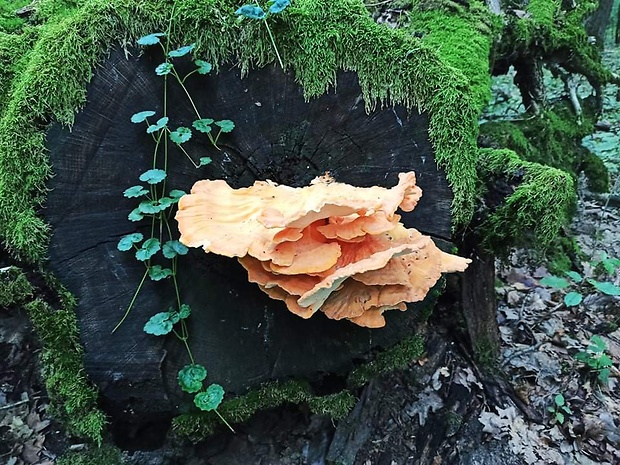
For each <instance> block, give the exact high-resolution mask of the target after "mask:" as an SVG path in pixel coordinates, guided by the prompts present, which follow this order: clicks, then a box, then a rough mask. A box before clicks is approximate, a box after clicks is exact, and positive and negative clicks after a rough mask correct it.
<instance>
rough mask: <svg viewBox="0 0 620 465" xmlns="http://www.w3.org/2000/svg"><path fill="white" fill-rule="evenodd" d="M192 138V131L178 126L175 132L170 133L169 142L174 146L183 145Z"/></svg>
mask: <svg viewBox="0 0 620 465" xmlns="http://www.w3.org/2000/svg"><path fill="white" fill-rule="evenodd" d="M191 138H192V130H191V129H190V128H186V127H184V126H180V127H178V128H177V130H176V131H172V132H171V133H170V140H171V141H172V142H174V143H175V144H179V145H181V144H183V143H185V142H187V141H188V140H190V139H191Z"/></svg>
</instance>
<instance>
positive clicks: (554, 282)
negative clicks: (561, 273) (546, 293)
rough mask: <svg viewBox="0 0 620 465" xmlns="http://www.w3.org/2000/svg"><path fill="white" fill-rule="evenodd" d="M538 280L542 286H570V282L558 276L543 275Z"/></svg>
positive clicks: (556, 287)
mask: <svg viewBox="0 0 620 465" xmlns="http://www.w3.org/2000/svg"><path fill="white" fill-rule="evenodd" d="M539 282H540V284H542V285H543V286H548V287H553V288H555V289H564V288H565V287H568V286H570V283H569V282H568V281H567V280H566V279H564V278H560V277H558V276H545V277H544V278H543V279H541V280H540V281H539Z"/></svg>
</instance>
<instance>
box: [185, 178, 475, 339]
mask: <svg viewBox="0 0 620 465" xmlns="http://www.w3.org/2000/svg"><path fill="white" fill-rule="evenodd" d="M398 178H399V182H398V185H396V186H394V187H392V188H390V189H387V188H383V187H377V186H373V187H367V188H363V187H354V186H350V185H348V184H342V183H338V182H335V181H334V180H333V179H332V178H331V177H330V176H329V175H328V174H326V175H324V176H321V177H319V178H316V179H315V180H314V181H312V183H311V184H310V186H306V187H301V188H293V187H289V186H283V185H277V184H275V183H273V182H270V181H257V182H255V183H254V185H253V186H251V187H246V188H242V189H233V188H231V187H230V186H228V184H226V182H225V181H222V180H216V181H198V182H197V183H196V184H195V185H194V187H193V188H192V191H191V194H189V195H185V196H184V197H182V198H181V200H180V202H179V211H178V213H177V215H176V219H177V221H178V223H179V230H180V232H181V238H180V241H181V242H182V243H183V244H185V245H186V246H188V247H202V248H203V249H204V250H205V252H213V253H216V254H219V255H224V256H227V257H237V258H238V260H239V262H240V263H241V265H242V266H243V267H244V268H245V269H246V270H247V272H248V278H249V280H250V282H253V283H256V284H258V285H259V287H260V288H261V290H262V291H264V292H265V293H266V294H267V295H269V296H270V297H271V298H273V299H277V300H282V301H284V303H285V304H286V306H287V308H288V309H289V310H290V311H291V312H293V313H294V314H296V315H299V316H300V317H302V318H310V317H311V316H312V315H313V314H314V313H315V312H317V311H321V312H323V313H324V314H325V315H326V316H327V317H329V318H333V319H336V320H340V319H347V320H349V321H351V322H353V323H355V324H357V325H360V326H365V327H369V328H379V327H382V326H384V325H385V319H384V317H383V313H384V312H385V311H387V310H395V309H397V310H406V308H407V306H406V303H407V302H417V301H421V300H423V299H424V297H425V296H426V294H427V293H428V291H429V290H430V289H431V288H432V287H433V286H434V285H435V283H436V282H437V280H438V279H439V278H440V276H441V273H446V272H454V271H464V270H465V268H467V264H468V263H469V262H470V260H468V259H465V258H461V257H457V256H455V255H450V254H448V253H445V252H442V251H441V250H439V249H438V248H437V246H436V245H435V244H434V242H433V241H432V239H431V238H430V237H428V236H424V235H423V234H421V233H420V232H418V231H417V230H415V229H407V228H405V226H404V225H403V224H402V223H400V216H399V215H397V214H396V210H397V209H398V208H400V209H401V210H403V211H406V212H408V211H411V210H413V209H414V208H415V206H416V205H417V203H418V200H419V199H420V197H421V196H422V190H421V189H420V188H419V187H418V186H416V178H415V174H414V173H413V172H408V173H400V174H399V176H398Z"/></svg>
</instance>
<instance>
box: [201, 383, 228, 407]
mask: <svg viewBox="0 0 620 465" xmlns="http://www.w3.org/2000/svg"><path fill="white" fill-rule="evenodd" d="M223 398H224V388H223V387H222V386H220V385H219V384H211V385H210V386H209V387H208V388H207V390H206V391H204V392H199V393H198V394H196V396H195V397H194V404H195V405H196V407H198V408H199V409H200V410H204V411H206V412H208V411H210V410H215V409H216V408H218V407H219V405H220V404H221V403H222V399H223Z"/></svg>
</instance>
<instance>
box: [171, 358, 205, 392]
mask: <svg viewBox="0 0 620 465" xmlns="http://www.w3.org/2000/svg"><path fill="white" fill-rule="evenodd" d="M206 377H207V369H206V368H205V367H203V366H202V365H198V364H193V365H185V366H184V367H183V368H181V369H180V370H179V374H178V376H177V379H178V380H179V386H181V389H183V390H184V391H185V392H189V393H194V392H198V391H200V390H201V389H202V382H203V381H204V380H205V379H206Z"/></svg>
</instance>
